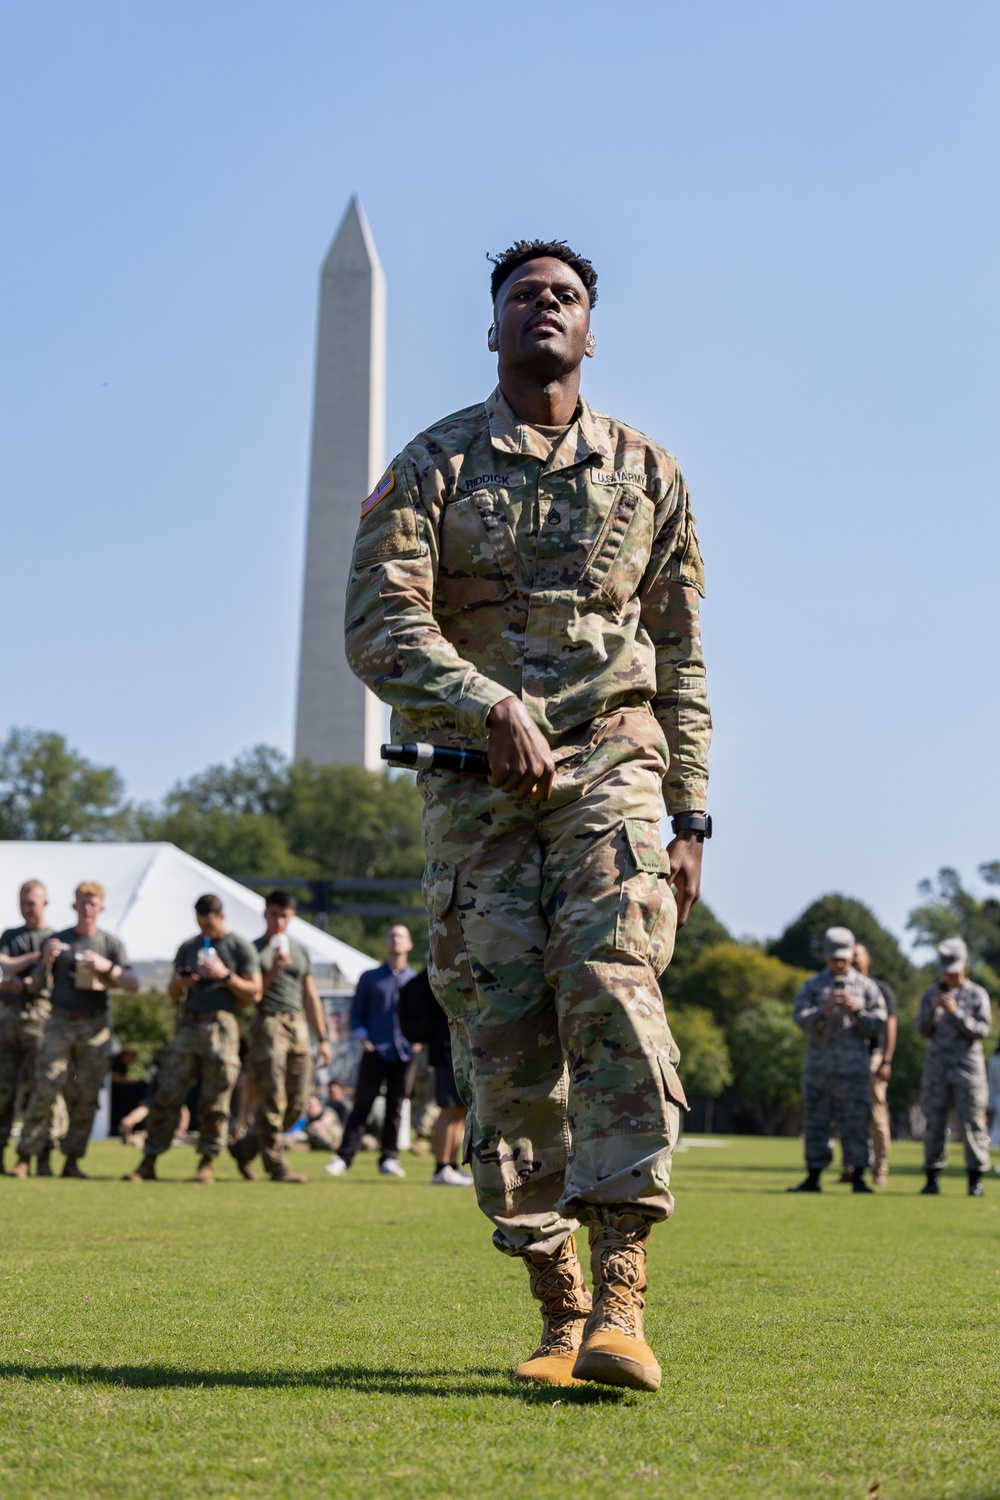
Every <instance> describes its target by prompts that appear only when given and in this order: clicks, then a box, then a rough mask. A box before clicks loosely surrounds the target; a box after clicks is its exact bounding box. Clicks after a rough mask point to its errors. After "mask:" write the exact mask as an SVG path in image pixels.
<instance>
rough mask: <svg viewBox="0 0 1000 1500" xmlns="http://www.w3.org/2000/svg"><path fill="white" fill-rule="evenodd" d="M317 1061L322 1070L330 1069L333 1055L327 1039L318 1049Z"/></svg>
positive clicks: (324, 1039)
mask: <svg viewBox="0 0 1000 1500" xmlns="http://www.w3.org/2000/svg"><path fill="white" fill-rule="evenodd" d="M316 1061H317V1062H318V1063H319V1065H320V1067H321V1068H328V1067H329V1066H330V1064H331V1062H332V1061H333V1053H332V1052H331V1051H330V1043H329V1042H328V1041H327V1039H326V1037H324V1038H323V1040H322V1041H321V1042H320V1044H319V1046H318V1047H317V1048H316Z"/></svg>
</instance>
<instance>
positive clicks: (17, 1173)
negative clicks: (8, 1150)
mask: <svg viewBox="0 0 1000 1500" xmlns="http://www.w3.org/2000/svg"><path fill="white" fill-rule="evenodd" d="M10 1175H11V1176H12V1177H30V1176H31V1157H30V1156H19V1157H18V1158H17V1166H16V1167H15V1168H14V1170H13V1171H12V1172H11V1174H10Z"/></svg>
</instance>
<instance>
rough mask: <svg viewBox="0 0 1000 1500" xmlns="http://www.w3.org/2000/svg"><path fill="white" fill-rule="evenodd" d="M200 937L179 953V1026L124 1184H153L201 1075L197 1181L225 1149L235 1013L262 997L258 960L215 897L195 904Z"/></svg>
mask: <svg viewBox="0 0 1000 1500" xmlns="http://www.w3.org/2000/svg"><path fill="white" fill-rule="evenodd" d="M194 912H195V917H196V918H197V921H198V929H199V936H198V937H193V938H188V940H187V942H185V943H182V944H181V946H180V947H179V948H178V950H177V957H176V958H175V959H174V972H173V974H172V975H171V978H170V985H169V994H170V998H171V999H172V1000H176V1001H178V1002H179V1003H180V1008H179V1010H178V1013H177V1025H176V1027H175V1028H174V1034H173V1036H172V1037H171V1039H170V1044H169V1046H168V1047H167V1049H166V1051H165V1052H164V1054H163V1060H162V1062H161V1063H160V1070H159V1073H158V1075H157V1080H156V1093H155V1094H154V1095H153V1106H152V1108H151V1110H150V1112H149V1118H148V1120H147V1122H146V1146H145V1154H144V1156H143V1158H142V1161H141V1162H140V1163H139V1165H138V1167H137V1168H136V1170H135V1171H134V1172H127V1173H126V1174H125V1180H126V1182H153V1181H154V1180H155V1178H156V1158H157V1157H158V1156H162V1155H163V1153H164V1151H167V1150H168V1149H169V1147H170V1143H171V1141H172V1140H173V1138H174V1131H175V1130H176V1128H177V1122H178V1120H179V1119H180V1114H181V1109H182V1107H183V1105H184V1101H185V1099H186V1098H187V1096H188V1091H189V1090H190V1088H191V1085H192V1083H194V1081H195V1078H196V1077H197V1075H198V1070H199V1069H200V1070H201V1099H200V1114H201V1119H200V1121H199V1126H200V1134H199V1140H198V1153H199V1161H198V1167H197V1170H196V1171H195V1174H194V1180H195V1182H214V1181H215V1171H214V1168H213V1165H212V1164H213V1162H214V1161H215V1159H216V1157H217V1156H218V1155H219V1152H220V1151H221V1150H222V1148H223V1146H224V1145H225V1144H226V1135H227V1132H228V1128H229V1101H230V1099H231V1098H232V1093H233V1087H234V1085H235V1083H236V1080H237V1078H238V1077H239V1075H240V1028H239V1023H238V1021H237V1019H236V1012H237V1010H238V1009H239V1007H240V1006H242V1005H251V1004H254V1003H255V1002H256V1001H258V1000H259V999H260V995H261V982H260V963H259V962H258V959H257V950H256V949H255V948H254V946H253V944H252V943H248V942H247V940H246V938H243V937H239V936H238V934H237V933H235V932H230V931H229V928H228V927H227V926H226V917H225V913H224V912H223V910H222V902H221V901H220V900H219V898H218V896H199V897H198V900H197V901H196V902H195V903H194Z"/></svg>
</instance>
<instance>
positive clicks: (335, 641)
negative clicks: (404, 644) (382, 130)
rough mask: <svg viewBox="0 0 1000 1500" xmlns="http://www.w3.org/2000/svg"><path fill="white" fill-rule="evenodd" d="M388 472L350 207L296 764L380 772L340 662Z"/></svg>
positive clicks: (378, 334)
mask: <svg viewBox="0 0 1000 1500" xmlns="http://www.w3.org/2000/svg"><path fill="white" fill-rule="evenodd" d="M384 466H385V276H384V274H383V271H382V267H381V265H380V263H379V258H378V252H377V250H376V249H375V242H374V240H373V239H372V235H371V230H370V229H369V227H368V221H367V219H366V218H365V213H364V209H363V208H362V207H361V204H360V203H359V202H358V199H357V198H356V197H355V198H352V199H351V201H350V203H349V204H348V206H347V212H346V213H345V214H344V217H343V220H342V221H341V225H340V228H339V229H338V230H337V233H336V236H335V238H334V241H333V244H332V245H331V246H330V251H329V254H328V255H327V257H326V260H325V261H324V262H323V269H322V272H321V276H320V296H319V330H318V334H317V340H316V387H315V400H314V406H313V431H312V457H311V462H310V473H309V520H308V526H307V531H306V568H305V588H304V593H303V600H302V636H301V645H300V651H299V689H298V706H297V709H296V716H295V759H296V760H313V761H317V762H319V763H321V764H328V763H330V762H333V761H344V762H349V763H351V764H353V765H363V766H367V767H368V768H369V770H377V769H378V768H379V767H380V766H381V764H382V762H381V760H380V759H379V744H380V743H381V740H382V724H383V709H382V705H381V704H380V703H379V701H378V699H377V698H376V697H375V695H374V693H372V692H371V691H370V689H368V688H366V687H364V686H363V685H362V684H361V683H360V682H359V681H358V679H357V678H356V677H355V676H354V674H353V672H352V671H351V670H350V668H349V667H348V665H347V662H346V660H345V658H344V596H345V594H346V591H347V574H348V569H349V567H350V561H351V550H352V548H353V546H354V535H355V532H356V531H357V527H358V516H359V514H360V511H361V502H362V500H364V498H365V497H366V495H369V494H370V493H371V491H372V490H373V489H374V487H375V485H376V483H377V482H378V480H379V478H380V477H381V474H382V470H383V468H384Z"/></svg>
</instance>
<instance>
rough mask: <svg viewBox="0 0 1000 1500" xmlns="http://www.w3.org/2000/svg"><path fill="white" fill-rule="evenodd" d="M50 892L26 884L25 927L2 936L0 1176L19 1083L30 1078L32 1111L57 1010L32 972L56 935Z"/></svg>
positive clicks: (41, 1163)
mask: <svg viewBox="0 0 1000 1500" xmlns="http://www.w3.org/2000/svg"><path fill="white" fill-rule="evenodd" d="M48 899H49V898H48V892H47V891H46V889H45V887H44V885H43V884H42V882H41V881H40V880H26V881H25V882H24V884H23V885H22V887H21V889H20V891H19V892H18V901H19V904H20V907H21V916H22V917H23V919H24V921H23V925H22V926H20V927H8V928H7V930H6V932H4V933H2V934H0V971H2V974H3V979H2V982H0V1176H3V1175H5V1173H4V1165H3V1153H4V1152H5V1151H6V1149H7V1142H8V1141H9V1140H10V1131H11V1126H12V1125H13V1123H14V1106H15V1103H16V1100H17V1089H18V1084H19V1083H20V1082H21V1080H22V1079H24V1080H25V1081H26V1083H27V1087H26V1089H25V1093H24V1100H23V1110H24V1113H25V1114H27V1113H28V1110H29V1108H30V1106H31V1080H32V1078H33V1076H34V1072H35V1058H36V1057H37V1055H38V1049H39V1047H40V1046H41V1042H42V1033H43V1032H44V1030H45V1022H46V1021H47V1020H48V1018H49V1011H50V1010H51V1006H50V1005H49V1002H48V1001H47V1000H42V999H40V998H39V997H38V996H37V995H35V994H33V993H32V990H31V971H32V970H33V969H34V967H35V965H36V964H37V963H38V955H39V953H40V952H41V949H42V945H43V943H46V942H47V941H48V939H49V938H50V937H51V936H52V929H51V927H49V926H48V925H47V923H46V921H45V908H46V906H47V905H48ZM51 1149H52V1121H51V1118H50V1120H49V1131H48V1134H47V1136H46V1139H45V1144H44V1145H43V1147H42V1149H41V1150H40V1151H39V1153H38V1156H37V1157H36V1159H35V1171H36V1173H37V1174H38V1176H39V1177H51V1176H52V1168H51V1166H50V1165H49V1152H50V1151H51Z"/></svg>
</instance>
